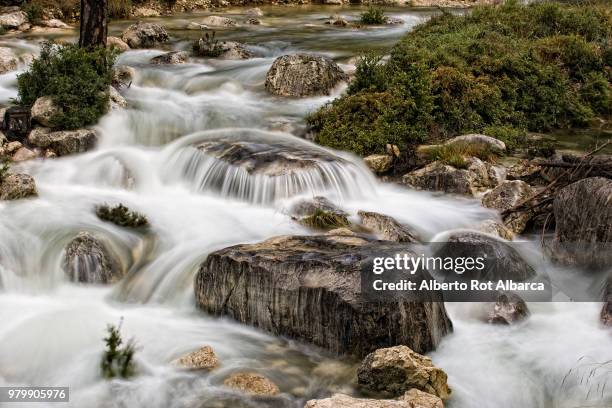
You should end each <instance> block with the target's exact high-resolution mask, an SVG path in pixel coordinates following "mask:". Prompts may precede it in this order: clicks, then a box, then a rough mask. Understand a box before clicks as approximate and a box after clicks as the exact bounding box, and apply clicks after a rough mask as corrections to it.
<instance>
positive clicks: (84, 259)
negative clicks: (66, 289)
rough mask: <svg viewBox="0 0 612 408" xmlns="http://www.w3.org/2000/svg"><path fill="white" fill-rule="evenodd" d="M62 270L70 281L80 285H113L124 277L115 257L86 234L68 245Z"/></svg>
mask: <svg viewBox="0 0 612 408" xmlns="http://www.w3.org/2000/svg"><path fill="white" fill-rule="evenodd" d="M63 268H64V272H65V273H66V275H67V276H68V278H69V279H70V280H71V281H73V282H81V283H101V284H108V283H114V282H116V281H118V280H119V279H121V278H122V277H123V275H124V273H123V270H122V268H121V263H120V261H119V260H118V259H117V256H116V255H115V254H113V253H112V252H111V251H110V250H109V249H108V247H107V246H106V245H105V244H104V243H103V242H102V241H101V240H100V239H98V238H96V237H95V236H93V235H92V234H90V233H88V232H81V233H79V234H78V235H77V236H76V237H75V238H74V239H73V240H72V241H70V242H69V243H68V245H67V246H66V251H65V256H64V262H63Z"/></svg>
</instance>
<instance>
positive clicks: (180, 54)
mask: <svg viewBox="0 0 612 408" xmlns="http://www.w3.org/2000/svg"><path fill="white" fill-rule="evenodd" d="M188 59H189V54H187V53H186V52H185V51H171V52H167V53H165V54H162V55H158V56H157V57H153V58H151V64H155V65H175V64H184V63H186V62H187V60H188Z"/></svg>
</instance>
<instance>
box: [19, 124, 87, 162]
mask: <svg viewBox="0 0 612 408" xmlns="http://www.w3.org/2000/svg"><path fill="white" fill-rule="evenodd" d="M97 140H98V137H97V135H96V132H95V131H94V130H93V129H77V130H62V131H57V132H52V131H51V130H50V129H48V128H34V129H32V131H31V132H30V134H29V135H28V142H29V143H30V144H31V145H32V146H36V147H40V148H42V149H47V148H48V149H51V150H53V151H54V152H55V153H57V155H58V156H66V155H69V154H75V153H83V152H86V151H88V150H90V149H92V148H94V146H95V145H96V142H97Z"/></svg>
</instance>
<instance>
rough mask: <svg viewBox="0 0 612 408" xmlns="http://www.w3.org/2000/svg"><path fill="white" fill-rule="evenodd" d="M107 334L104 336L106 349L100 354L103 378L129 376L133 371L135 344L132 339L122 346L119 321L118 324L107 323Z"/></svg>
mask: <svg viewBox="0 0 612 408" xmlns="http://www.w3.org/2000/svg"><path fill="white" fill-rule="evenodd" d="M107 331H108V336H107V337H105V338H104V343H105V344H106V350H105V351H104V355H103V356H102V363H101V369H102V375H103V377H104V378H108V379H111V378H117V377H119V378H129V377H131V376H133V375H134V373H135V364H134V353H135V352H136V346H135V344H134V341H133V340H130V341H128V342H127V344H126V345H125V346H124V347H121V345H122V344H123V339H122V338H121V332H120V331H121V323H120V324H119V326H115V325H112V324H111V325H109V326H108V327H107Z"/></svg>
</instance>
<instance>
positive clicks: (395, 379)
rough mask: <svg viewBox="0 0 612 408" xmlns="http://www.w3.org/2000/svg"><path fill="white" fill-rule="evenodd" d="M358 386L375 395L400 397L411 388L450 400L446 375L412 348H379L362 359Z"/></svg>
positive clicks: (358, 374) (427, 358) (358, 373)
mask: <svg viewBox="0 0 612 408" xmlns="http://www.w3.org/2000/svg"><path fill="white" fill-rule="evenodd" d="M357 381H358V382H359V385H361V386H363V387H365V388H366V389H368V390H370V391H373V392H382V393H385V394H387V395H390V396H393V397H400V396H402V395H404V393H405V392H406V391H409V390H410V389H412V388H416V389H418V390H421V391H424V392H426V393H429V394H433V395H436V396H438V397H440V398H441V399H447V398H448V397H449V396H450V393H451V390H450V388H449V387H448V384H447V375H446V373H445V372H444V371H443V370H441V369H440V368H438V367H436V366H434V365H433V363H432V362H431V359H430V358H429V357H426V356H423V355H421V354H418V353H415V352H414V351H413V350H411V349H410V348H409V347H406V346H395V347H389V348H383V349H378V350H376V351H374V352H373V353H370V354H368V356H367V357H366V358H365V359H364V360H363V362H362V363H361V366H360V367H359V370H358V371H357Z"/></svg>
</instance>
